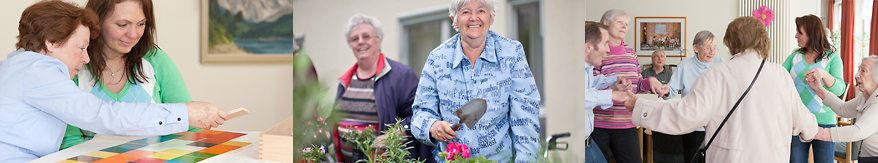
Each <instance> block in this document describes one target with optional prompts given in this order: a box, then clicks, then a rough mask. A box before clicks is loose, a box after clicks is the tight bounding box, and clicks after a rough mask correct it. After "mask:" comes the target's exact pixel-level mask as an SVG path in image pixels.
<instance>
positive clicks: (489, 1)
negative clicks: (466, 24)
mask: <svg viewBox="0 0 878 163" xmlns="http://www.w3.org/2000/svg"><path fill="white" fill-rule="evenodd" d="M470 1H471V0H451V7H449V8H448V16H450V17H451V19H452V20H451V21H452V23H451V26H452V27H454V31H460V30H459V29H457V26H454V24H457V12H458V11H460V9H461V8H463V6H464V5H466V4H468V3H469V2H470ZM478 1H479V3H481V4H482V5H484V6H485V7H487V8H488V12H489V13H491V18H494V15H495V14H496V13H494V7H495V5H494V0H478Z"/></svg>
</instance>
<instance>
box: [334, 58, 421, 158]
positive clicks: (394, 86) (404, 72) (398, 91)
mask: <svg viewBox="0 0 878 163" xmlns="http://www.w3.org/2000/svg"><path fill="white" fill-rule="evenodd" d="M378 61H379V62H384V64H381V63H379V67H382V65H388V66H383V68H386V69H383V70H382V69H379V70H378V71H379V74H378V75H377V76H376V77H377V81H375V86H374V89H375V104H376V105H377V106H378V117H379V119H380V120H381V123H382V124H394V123H396V119H397V118H401V119H403V121H402V122H400V125H402V126H403V127H404V128H405V129H406V135H408V136H409V137H408V141H407V142H410V143H409V146H410V147H413V148H411V149H409V153H411V155H410V156H412V157H413V158H419V159H426V160H427V161H426V162H428V163H429V162H436V161H435V160H434V159H433V152H432V151H433V149H434V148H436V147H434V146H428V145H425V144H421V142H420V141H418V140H417V139H415V137H414V136H412V133H411V131H410V129H409V124H410V123H411V120H412V103H413V102H414V101H415V92H416V90H417V88H418V76H417V75H415V72H414V71H413V70H412V68H410V67H409V66H406V65H404V64H402V63H399V62H396V61H393V60H390V59H387V58H384V55H383V54H382V55H381V59H379V60H378ZM356 71H357V67H356V65H354V67H351V68H350V69H349V70H348V71H347V72H346V73H344V74H345V75H343V76H341V77H340V78H339V84H338V94H336V95H335V100H336V101H338V100H339V99H341V96H342V95H344V92H345V89H346V87H347V84H348V83H350V79H351V76H353V74H354V72H356ZM387 129H388V127H387V126H384V125H381V126H379V130H380V131H384V130H387Z"/></svg>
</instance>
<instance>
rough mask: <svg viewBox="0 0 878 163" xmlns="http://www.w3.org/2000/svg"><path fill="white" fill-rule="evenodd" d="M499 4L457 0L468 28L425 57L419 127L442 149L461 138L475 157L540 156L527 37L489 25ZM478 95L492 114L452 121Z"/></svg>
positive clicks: (455, 9) (461, 25)
mask: <svg viewBox="0 0 878 163" xmlns="http://www.w3.org/2000/svg"><path fill="white" fill-rule="evenodd" d="M494 7H495V5H494V1H492V0H452V2H451V7H450V9H449V13H450V16H451V19H452V20H453V21H454V23H453V24H454V28H455V29H457V30H459V31H460V33H459V34H457V35H455V36H454V37H451V39H448V41H446V42H445V43H442V44H441V45H439V47H436V49H435V50H433V51H432V52H430V55H429V57H428V58H427V62H426V64H424V69H423V71H422V73H421V80H420V82H419V83H418V91H417V94H416V97H415V103H414V105H413V106H412V109H414V111H415V116H414V120H412V133H413V134H414V136H415V138H417V139H418V140H420V141H421V142H423V143H425V144H429V145H434V146H436V147H437V148H436V149H435V151H434V152H435V153H438V152H440V151H445V150H446V149H447V148H446V146H447V145H448V144H449V143H461V144H464V145H466V146H468V147H469V149H470V157H471V158H475V157H481V156H485V157H486V158H488V159H489V160H494V161H497V162H536V161H537V154H538V153H539V151H540V142H539V141H540V137H539V136H540V124H539V119H538V115H539V109H540V108H539V102H540V95H539V93H538V92H537V86H536V83H535V82H534V78H533V74H531V71H530V68H529V67H528V64H527V60H526V59H525V54H524V49H523V48H522V46H521V43H519V42H518V41H513V40H510V39H508V38H505V37H503V36H500V35H499V34H497V33H495V32H494V31H491V30H489V29H490V27H491V25H492V24H493V23H494ZM473 99H484V100H485V101H487V112H486V113H485V115H484V116H483V117H481V119H480V120H479V121H478V123H476V124H475V125H473V126H466V125H463V126H461V127H459V128H451V126H452V124H455V123H458V122H460V120H461V119H460V117H457V116H455V115H454V112H455V111H456V110H458V109H459V108H460V107H461V106H462V105H464V104H465V103H467V102H468V101H470V100H473ZM436 159H437V160H443V159H440V158H438V156H437V158H436Z"/></svg>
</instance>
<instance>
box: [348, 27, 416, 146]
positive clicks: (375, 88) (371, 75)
mask: <svg viewBox="0 0 878 163" xmlns="http://www.w3.org/2000/svg"><path fill="white" fill-rule="evenodd" d="M346 27H347V28H346V30H347V31H345V38H347V43H348V45H349V46H350V48H351V50H352V51H353V54H354V57H355V58H357V63H356V64H354V65H353V66H352V67H351V68H350V69H348V71H346V72H345V73H344V74H342V75H341V77H339V78H338V80H339V84H338V94H336V98H335V99H336V102H337V105H336V109H337V110H339V111H340V112H339V114H340V115H338V117H340V118H341V119H340V121H339V122H338V126H337V127H338V128H337V129H338V130H337V132H335V133H334V134H335V137H336V139H335V140H337V143H336V152H337V153H338V158H339V161H342V162H353V161H356V160H361V159H365V158H364V157H365V155H364V154H363V153H362V151H360V150H357V149H352V148H351V147H348V146H346V143H345V142H346V140H345V139H343V138H341V139H340V138H338V135H340V133H345V132H350V131H351V130H365V129H366V127H371V128H374V129H376V130H378V131H385V130H387V129H388V128H389V127H388V126H387V124H395V123H397V118H401V122H399V123H400V124H401V125H403V126H404V128H405V129H406V130H408V129H409V127H408V126H409V124H410V122H411V117H412V109H411V106H412V101H414V99H415V97H414V94H415V89H416V88H417V84H418V76H417V75H415V72H414V71H413V70H412V68H409V67H408V66H406V65H404V64H402V63H399V62H396V61H393V60H391V59H389V58H385V57H384V54H383V53H381V41H383V38H384V32H383V30H382V28H381V22H380V21H378V19H376V18H375V17H371V16H366V15H363V14H355V15H354V16H351V19H350V20H349V21H348V24H347V26H346ZM400 134H401V135H411V134H410V133H409V131H406V132H405V133H400ZM376 136H378V139H379V140H383V139H384V138H386V136H385V135H380V136H379V135H377V134H376ZM409 140H412V143H409V144H408V147H411V148H410V149H408V151H409V153H411V155H412V157H415V158H420V159H421V160H426V161H430V162H432V161H433V160H432V158H433V157H431V155H432V153H430V151H431V150H432V149H433V148H432V147H430V146H426V145H424V144H421V143H420V142H417V141H414V138H411V137H409Z"/></svg>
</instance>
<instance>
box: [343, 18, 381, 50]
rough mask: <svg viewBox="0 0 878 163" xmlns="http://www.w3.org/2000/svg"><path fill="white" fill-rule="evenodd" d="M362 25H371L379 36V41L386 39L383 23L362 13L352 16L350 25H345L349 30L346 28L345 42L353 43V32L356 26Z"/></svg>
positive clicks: (349, 21)
mask: <svg viewBox="0 0 878 163" xmlns="http://www.w3.org/2000/svg"><path fill="white" fill-rule="evenodd" d="M360 24H369V25H371V26H372V30H374V31H375V35H377V37H378V41H381V40H382V39H384V31H382V30H381V21H378V19H377V18H375V17H371V16H367V15H363V14H361V13H357V14H354V16H351V19H350V20H348V24H347V25H345V27H347V28H345V31H344V37H345V40H347V41H348V43H350V41H351V40H350V38H351V30H352V29H354V27H355V26H357V25H360Z"/></svg>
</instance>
